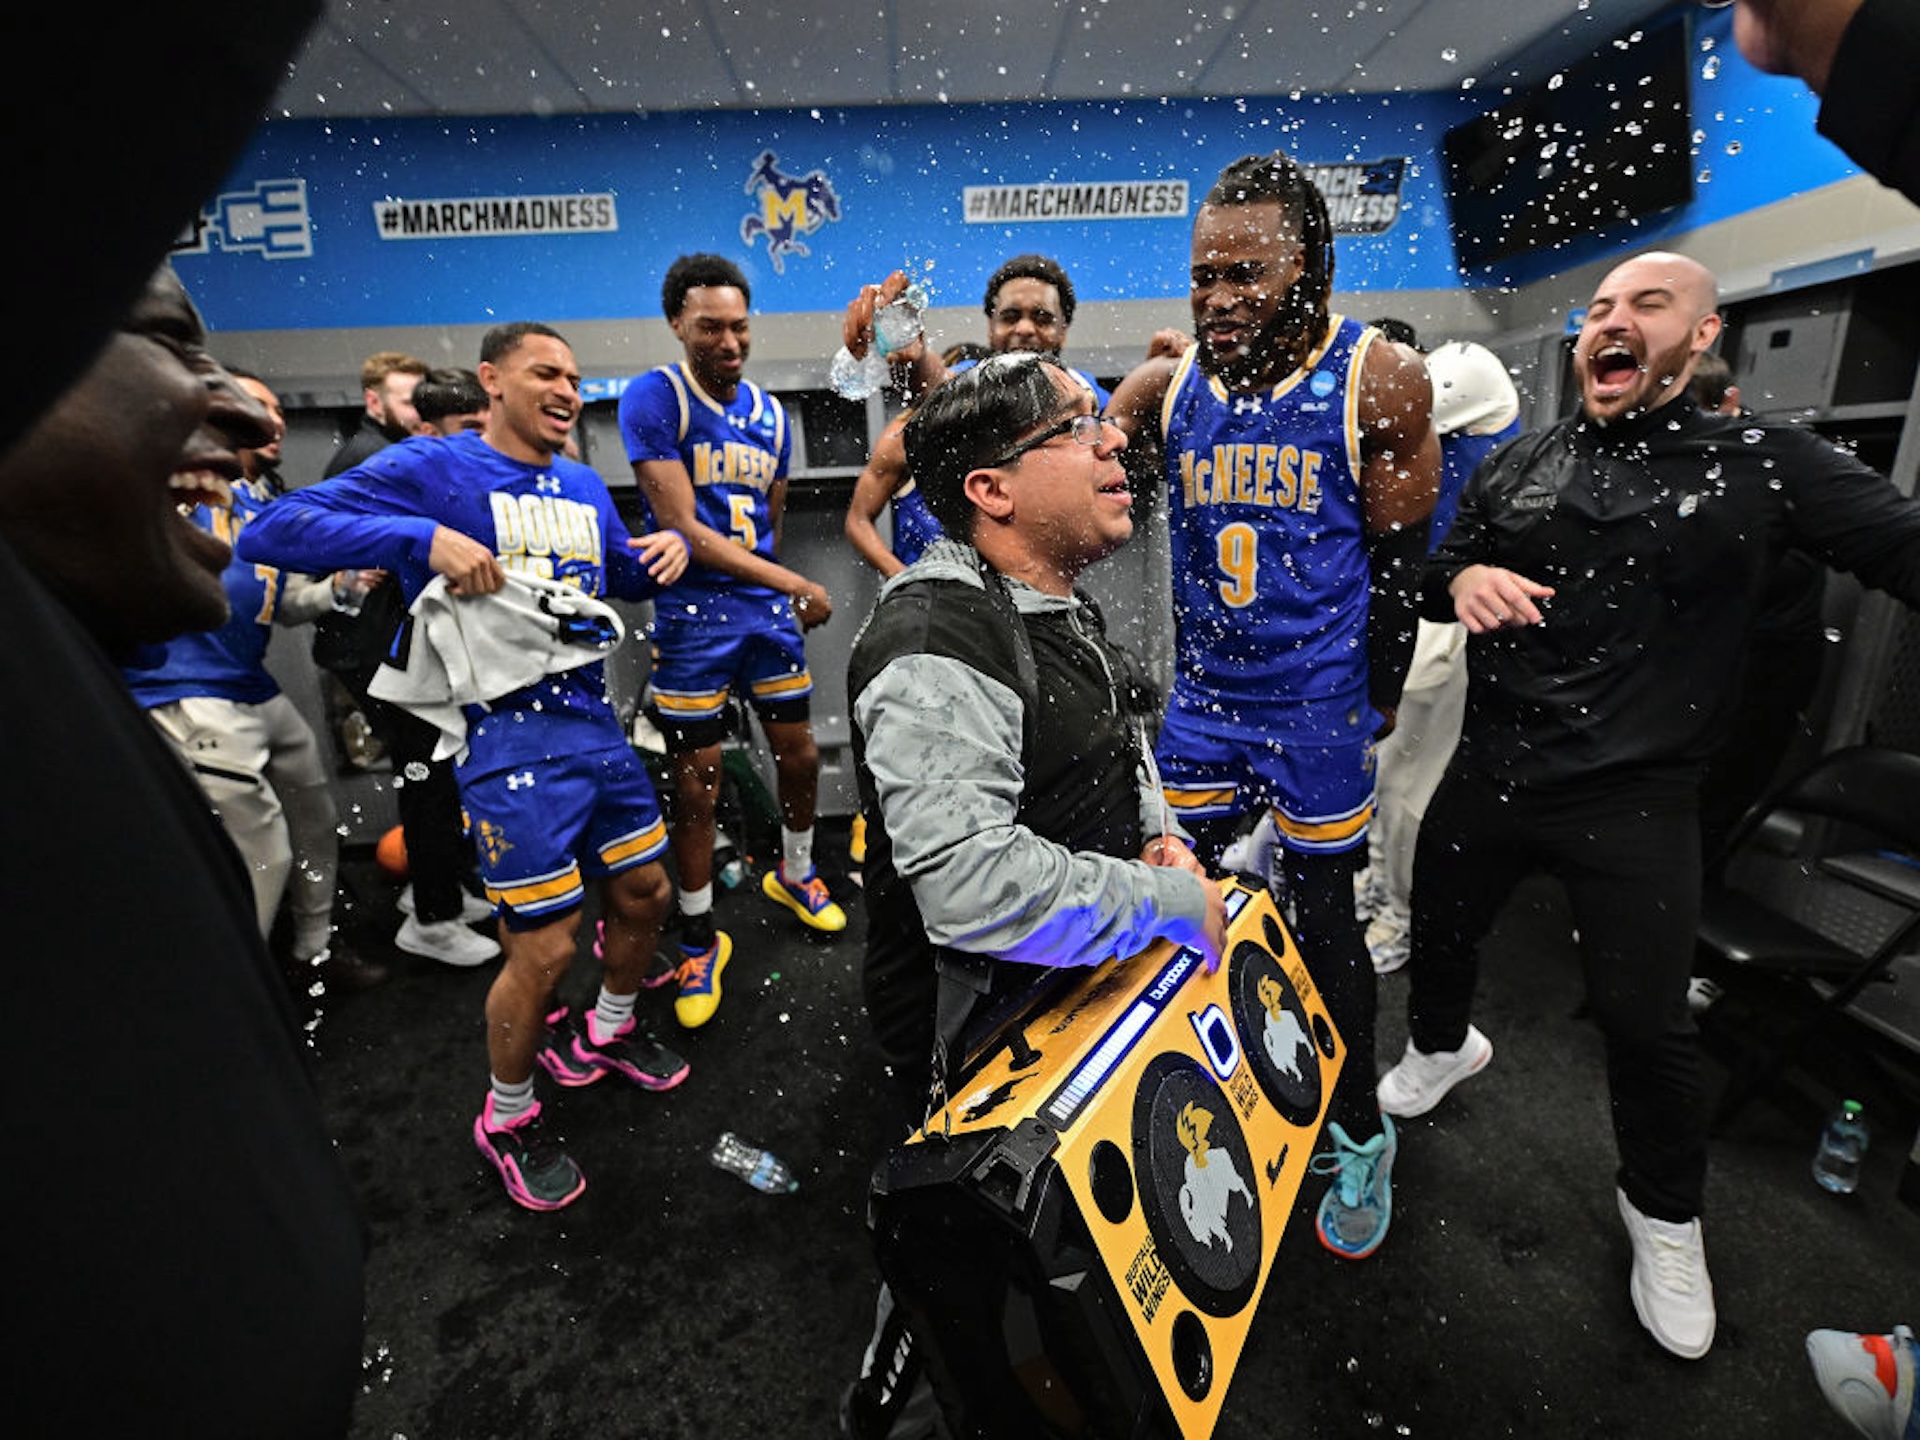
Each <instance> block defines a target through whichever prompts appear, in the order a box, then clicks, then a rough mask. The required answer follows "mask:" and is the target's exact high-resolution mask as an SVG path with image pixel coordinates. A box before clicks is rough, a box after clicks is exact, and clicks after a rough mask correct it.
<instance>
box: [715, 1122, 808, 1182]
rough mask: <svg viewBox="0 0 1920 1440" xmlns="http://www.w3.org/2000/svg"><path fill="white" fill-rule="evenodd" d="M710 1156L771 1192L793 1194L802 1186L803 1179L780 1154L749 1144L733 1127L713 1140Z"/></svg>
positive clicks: (743, 1178) (721, 1166)
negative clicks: (799, 1177) (787, 1165)
mask: <svg viewBox="0 0 1920 1440" xmlns="http://www.w3.org/2000/svg"><path fill="white" fill-rule="evenodd" d="M707 1158H708V1159H709V1160H711V1161H712V1162H713V1163H714V1164H716V1165H718V1166H719V1167H720V1168H721V1169H722V1170H730V1171H732V1172H733V1173H734V1174H735V1175H738V1176H739V1177H740V1178H741V1179H742V1180H744V1181H746V1182H747V1183H748V1184H749V1185H751V1186H753V1188H754V1189H756V1190H759V1191H763V1192H764V1193H766V1194H768V1195H791V1194H792V1193H793V1192H794V1191H796V1190H798V1189H799V1188H800V1182H799V1181H798V1180H796V1179H794V1178H793V1172H792V1171H791V1170H789V1169H787V1167H786V1164H785V1162H783V1161H782V1160H781V1159H780V1157H779V1156H778V1155H775V1154H774V1153H773V1152H772V1151H771V1150H762V1149H760V1148H759V1147H758V1146H755V1145H749V1144H748V1143H747V1142H746V1141H744V1140H742V1139H741V1138H740V1137H739V1136H738V1135H736V1134H734V1133H733V1132H732V1131H731V1130H729V1131H727V1132H726V1133H725V1134H724V1135H722V1136H721V1137H720V1138H719V1139H718V1140H716V1141H714V1142H713V1149H712V1150H710V1151H708V1152H707Z"/></svg>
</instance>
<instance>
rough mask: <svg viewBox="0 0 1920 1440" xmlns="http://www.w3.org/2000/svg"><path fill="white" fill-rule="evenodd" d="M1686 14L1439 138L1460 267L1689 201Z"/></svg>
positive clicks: (1625, 39)
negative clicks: (1444, 137)
mask: <svg viewBox="0 0 1920 1440" xmlns="http://www.w3.org/2000/svg"><path fill="white" fill-rule="evenodd" d="M1688 38H1689V28H1688V25H1687V23H1686V20H1685V18H1684V17H1681V18H1678V19H1674V20H1668V21H1663V22H1661V23H1660V24H1658V25H1654V26H1648V27H1646V28H1644V29H1642V30H1637V31H1632V32H1629V33H1628V34H1627V35H1623V36H1621V37H1620V38H1619V39H1617V40H1614V41H1611V42H1609V43H1608V44H1607V45H1605V46H1603V47H1602V48H1601V49H1600V50H1599V51H1598V52H1596V53H1595V54H1593V55H1592V56H1589V57H1588V58H1587V59H1585V60H1582V61H1580V62H1579V63H1577V64H1575V65H1572V66H1569V67H1568V68H1567V69H1566V70H1564V71H1562V72H1560V73H1559V74H1558V75H1555V76H1554V77H1553V78H1552V79H1550V80H1548V81H1546V82H1544V83H1542V84H1540V85H1537V86H1535V87H1533V88H1532V89H1531V90H1529V91H1527V92H1525V93H1524V94H1520V95H1516V96H1514V97H1513V98H1512V99H1510V100H1508V101H1507V102H1506V103H1505V104H1503V105H1501V106H1500V107H1499V108H1498V109H1495V110H1491V111H1488V112H1487V113H1486V114H1485V115H1482V116H1480V117H1479V118H1478V119H1475V120H1469V121H1467V122H1466V123H1465V124H1462V125H1457V126H1455V127H1454V128H1453V129H1451V130H1449V131H1448V132H1447V135H1446V140H1445V143H1444V146H1443V155H1444V161H1445V167H1446V180H1447V192H1448V200H1449V203H1450V205H1451V206H1452V210H1453V237H1454V251H1455V255H1456V257H1457V258H1458V261H1459V265H1460V269H1461V270H1462V271H1463V272H1470V271H1474V270H1480V269H1484V268H1486V267H1487V266H1490V265H1494V264H1497V263H1498V262H1500V261H1502V260H1506V259H1508V258H1510V257H1512V256H1515V255H1524V254H1530V253H1534V252H1539V251H1545V250H1550V249H1553V248H1555V247H1556V246H1559V245H1563V244H1565V243H1567V242H1568V241H1571V240H1576V239H1580V238H1583V237H1586V236H1590V235H1596V234H1600V233H1602V232H1604V231H1606V230H1608V229H1610V228H1612V227H1614V226H1616V225H1618V224H1620V223H1621V222H1622V221H1626V220H1633V219H1639V218H1641V217H1644V216H1648V215H1654V214H1658V213H1659V212H1661V211H1664V210H1671V209H1673V208H1674V207H1675V206H1678V205H1685V204H1686V203H1688V202H1689V201H1690V200H1692V199H1693V154H1692V149H1693V117H1692V111H1691V107H1690V105H1689V103H1688V83H1687V75H1688Z"/></svg>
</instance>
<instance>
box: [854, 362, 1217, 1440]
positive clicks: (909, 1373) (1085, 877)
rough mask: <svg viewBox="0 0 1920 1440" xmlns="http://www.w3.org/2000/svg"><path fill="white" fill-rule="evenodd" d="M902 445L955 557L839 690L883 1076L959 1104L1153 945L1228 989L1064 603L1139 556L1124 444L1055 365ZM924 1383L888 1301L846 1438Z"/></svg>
mask: <svg viewBox="0 0 1920 1440" xmlns="http://www.w3.org/2000/svg"><path fill="white" fill-rule="evenodd" d="M905 444H906V451H907V459H908V462H909V464H910V465H911V466H912V468H913V473H914V475H915V476H916V477H918V478H919V481H920V483H921V485H922V487H923V488H924V489H925V491H926V495H927V503H928V504H929V505H930V506H931V507H932V508H933V512H934V515H935V517H936V518H937V519H938V520H939V522H940V526H941V529H942V531H943V532H944V535H945V536H950V537H964V538H952V539H949V538H942V539H940V540H936V541H935V542H934V543H933V544H932V545H930V546H928V547H927V551H926V554H924V555H923V556H922V557H921V558H920V559H919V561H917V562H916V563H915V564H913V565H911V566H909V567H908V568H907V569H905V570H903V571H901V572H900V574H898V575H896V576H894V577H893V578H892V579H890V580H889V581H888V582H887V583H886V585H885V586H884V587H883V588H882V590H881V592H880V599H879V601H878V602H877V603H876V605H875V607H874V610H873V613H872V615H871V617H870V618H869V619H868V621H867V623H866V625H865V627H864V628H863V629H862V630H861V632H860V637H859V639H858V640H857V641H856V642H855V644H854V650H853V657H852V660H851V661H850V663H849V665H848V671H847V690H848V696H849V699H850V700H851V708H852V711H853V722H854V739H853V746H854V757H855V766H856V770H857V773H858V778H859V783H860V801H861V808H862V810H863V811H864V812H865V813H866V814H867V815H868V816H870V817H871V819H870V822H869V849H868V855H867V866H866V876H867V896H868V904H869V907H870V908H869V912H868V923H867V955H866V965H865V973H864V980H865V988H866V999H867V1011H868V1018H869V1020H870V1021H871V1022H872V1025H873V1028H874V1033H875V1036H876V1038H878V1039H879V1041H880V1043H881V1045H882V1048H883V1049H884V1051H885V1052H886V1053H887V1055H888V1057H889V1059H890V1060H892V1061H893V1062H895V1063H896V1064H897V1065H898V1067H899V1069H900V1073H901V1074H902V1075H903V1076H904V1077H906V1078H907V1079H908V1081H909V1084H910V1085H912V1084H913V1083H914V1082H917V1081H918V1080H919V1078H920V1077H921V1076H923V1075H925V1074H927V1067H928V1065H929V1061H931V1065H932V1068H933V1070H934V1072H935V1073H936V1074H937V1075H939V1077H940V1079H941V1083H943V1084H944V1083H946V1082H947V1081H948V1080H950V1079H957V1078H958V1077H959V1075H960V1073H961V1069H960V1067H961V1062H962V1061H963V1060H964V1058H965V1057H966V1055H967V1054H968V1052H969V1051H970V1049H971V1048H972V1046H973V1044H975V1043H977V1042H978V1040H979V1038H980V1035H981V1034H982V1033H983V1032H985V1031H988V1030H990V1029H991V1028H992V1027H991V1020H992V1018H993V1017H994V1016H995V1014H996V1012H997V1011H998V1010H999V1009H1000V1007H1001V1006H1002V1005H1004V1004H1007V1003H1014V1002H1015V998H1016V997H1020V996H1022V995H1023V994H1024V993H1025V992H1026V991H1028V990H1029V989H1030V988H1031V986H1032V985H1033V984H1034V982H1035V981H1036V980H1037V979H1040V978H1043V977H1044V976H1046V975H1047V974H1048V973H1050V972H1052V971H1054V970H1055V969H1056V968H1057V967H1060V966H1070V965H1097V964H1099V963H1101V962H1102V961H1104V960H1107V959H1109V958H1111V957H1115V956H1126V955H1132V954H1134V953H1136V952H1137V951H1139V950H1140V949H1142V948H1143V947H1144V946H1146V945H1147V944H1148V943H1149V942H1150V941H1152V940H1154V939H1155V938H1157V937H1161V936H1165V937H1167V938H1170V939H1173V940H1175V941H1178V942H1180V943H1183V944H1190V945H1194V946H1196V947H1198V948H1199V949H1200V950H1201V951H1202V953H1203V954H1204V955H1205V956H1206V957H1207V960H1208V964H1209V965H1210V966H1211V965H1214V964H1217V963H1218V961H1219V956H1220V952H1221V950H1222V948H1223V946H1224V942H1225V938H1226V936H1225V932H1226V911H1225V897H1224V894H1223V892H1222V890H1221V888H1220V886H1219V885H1218V884H1217V883H1216V882H1214V881H1212V880H1209V879H1207V878H1206V876H1205V875H1204V873H1203V872H1202V870H1201V867H1200V864H1199V862H1198V861H1197V860H1196V859H1195V858H1194V856H1193V853H1192V852H1191V851H1190V850H1189V849H1188V848H1187V846H1186V844H1185V842H1184V841H1183V840H1181V839H1180V838H1179V837H1178V836H1175V835H1170V834H1168V833H1166V832H1165V830H1164V828H1163V819H1164V814H1165V812H1164V810H1163V808H1162V806H1161V804H1160V799H1159V795H1158V793H1157V789H1156V786H1155V783H1154V779H1153V769H1152V757H1151V753H1150V751H1149V750H1148V747H1147V744H1146V739H1145V736H1144V734H1143V733H1142V726H1141V725H1140V723H1139V722H1138V720H1136V719H1135V718H1133V717H1132V716H1131V715H1130V714H1129V713H1128V711H1127V710H1126V709H1125V708H1124V707H1123V706H1122V704H1121V702H1120V697H1119V695H1118V694H1117V693H1116V688H1115V685H1114V680H1113V675H1114V671H1115V669H1116V668H1117V667H1118V666H1119V665H1120V664H1121V663H1122V662H1121V661H1120V660H1119V659H1117V658H1116V657H1115V656H1114V655H1113V653H1112V651H1111V649H1110V647H1109V646H1108V644H1107V643H1106V638H1105V631H1104V627H1103V625H1102V622H1101V619H1100V612H1099V609H1098V607H1096V606H1095V605H1094V603H1093V602H1092V601H1091V600H1089V599H1088V598H1087V597H1086V596H1085V595H1084V594H1082V593H1081V592H1079V591H1077V590H1076V589H1075V588H1074V584H1075V581H1076V580H1078V579H1079V577H1080V574H1081V572H1082V571H1083V570H1085V569H1086V567H1087V566H1089V565H1091V564H1093V563H1094V562H1095V561H1097V560H1099V559H1102V558H1103V557H1105V556H1107V555H1110V554H1112V553H1113V552H1114V551H1115V550H1117V549H1119V548H1120V546H1121V545H1123V544H1125V543H1126V541H1127V539H1128V537H1129V536H1131V535H1132V533H1133V517H1132V513H1131V508H1132V507H1131V501H1132V494H1131V492H1130V490H1129V487H1128V483H1127V476H1126V471H1125V470H1124V469H1123V468H1122V466H1121V464H1120V459H1119V457H1120V453H1121V451H1122V450H1123V449H1124V448H1125V446H1126V438H1125V437H1124V436H1123V435H1122V434H1121V433H1120V431H1119V430H1118V429H1117V428H1116V427H1115V426H1113V425H1112V424H1110V423H1105V422H1103V421H1102V420H1101V418H1100V416H1099V415H1098V413H1097V412H1096V411H1095V409H1094V404H1093V396H1092V395H1091V394H1090V393H1088V391H1087V390H1086V389H1085V387H1084V386H1083V385H1081V383H1080V381H1079V379H1078V378H1077V377H1076V376H1074V375H1073V374H1072V373H1071V372H1070V371H1068V370H1067V369H1066V368H1065V367H1063V366H1061V365H1060V364H1059V362H1058V361H1055V360H1052V359H1050V358H1043V357H1041V356H1039V355H1036V354H1030V353H1018V352H1010V353H1004V354H999V355H995V356H992V357H991V358H989V359H987V360H983V361H982V362H981V363H980V364H979V366H978V367H977V368H974V369H970V370H967V371H963V372H962V373H960V374H958V375H956V376H954V377H953V378H951V379H949V380H947V381H946V382H945V383H944V384H942V385H941V386H940V387H939V388H938V389H936V390H934V391H933V392H932V394H930V395H929V396H928V397H927V399H926V401H925V402H924V403H922V405H921V406H920V407H919V408H918V409H917V410H916V411H915V412H914V416H913V419H912V420H911V421H909V422H908V425H907V429H906V439H905ZM918 1113H919V1112H916V1113H915V1116H914V1117H903V1118H917V1116H918ZM983 1263H985V1261H984V1260H983ZM936 1303H937V1302H936ZM918 1363H919V1362H918V1357H917V1356H916V1354H915V1349H914V1343H913V1338H912V1335H911V1333H910V1331H909V1330H908V1329H907V1326H906V1322H905V1318H904V1316H903V1315H902V1313H901V1312H900V1311H899V1310H897V1309H895V1308H894V1306H893V1304H892V1300H891V1297H890V1296H889V1297H886V1298H885V1299H884V1300H883V1303H882V1305H881V1307H880V1324H879V1328H878V1330H877V1332H876V1334H875V1337H874V1343H873V1345H872V1347H871V1348H870V1349H869V1351H868V1356H867V1364H866V1367H865V1370H866V1373H865V1374H864V1375H863V1376H862V1378H861V1379H860V1380H859V1381H857V1382H855V1384H854V1385H853V1386H852V1387H850V1388H849V1390H848V1391H847V1392H846V1394H845V1395H844V1396H843V1399H842V1413H841V1433H842V1434H843V1435H847V1436H855V1437H869V1436H881V1435H888V1434H893V1435H896V1436H897V1435H902V1434H911V1433H930V1432H926V1431H925V1430H924V1429H923V1428H922V1426H921V1425H920V1424H919V1423H916V1422H918V1421H920V1420H921V1419H923V1417H920V1416H918V1415H917V1414H915V1404H916V1402H915V1400H914V1399H913V1397H914V1396H915V1395H916V1393H918V1387H916V1386H915V1385H914V1384H913V1383H912V1382H913V1380H914V1378H915V1376H916V1374H917V1369H918ZM1003 1379H1004V1377H1002V1376H1000V1375H995V1374H980V1375H972V1374H970V1375H968V1376H967V1377H966V1378H965V1382H964V1383H965V1384H966V1385H968V1386H969V1387H972V1386H978V1387H980V1391H981V1393H983V1394H989V1395H990V1394H992V1393H993V1391H994V1389H995V1387H997V1386H999V1385H1000V1384H1001V1383H1002V1382H1003ZM972 1404H973V1398H972V1397H969V1400H968V1405H969V1408H971V1405H972ZM901 1412H905V1413H901ZM941 1433H945V1432H944V1431H942V1432H941ZM966 1433H975V1432H973V1431H967V1432H966Z"/></svg>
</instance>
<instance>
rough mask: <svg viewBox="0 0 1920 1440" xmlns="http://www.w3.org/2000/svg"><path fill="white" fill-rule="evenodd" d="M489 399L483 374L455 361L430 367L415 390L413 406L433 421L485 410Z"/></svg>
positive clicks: (421, 415)
mask: <svg viewBox="0 0 1920 1440" xmlns="http://www.w3.org/2000/svg"><path fill="white" fill-rule="evenodd" d="M489 403H490V401H489V397H488V395H487V392H486V391H485V390H484V389H483V388H482V387H481V384H480V377H479V376H478V375H476V374H474V373H473V371H471V370H463V369H460V368H459V367H458V366H452V365H444V366H438V367H436V368H434V369H432V370H429V371H427V375H426V378H425V379H424V380H422V381H421V382H420V383H419V385H417V386H416V387H415V388H414V392H413V408H414V409H415V410H416V411H418V412H419V415H420V418H421V419H422V420H425V421H427V422H429V423H438V422H439V421H442V420H444V419H446V418H447V417H448V416H449V415H473V414H476V413H478V412H479V411H482V410H485V409H486V408H487V406H488V404H489Z"/></svg>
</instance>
